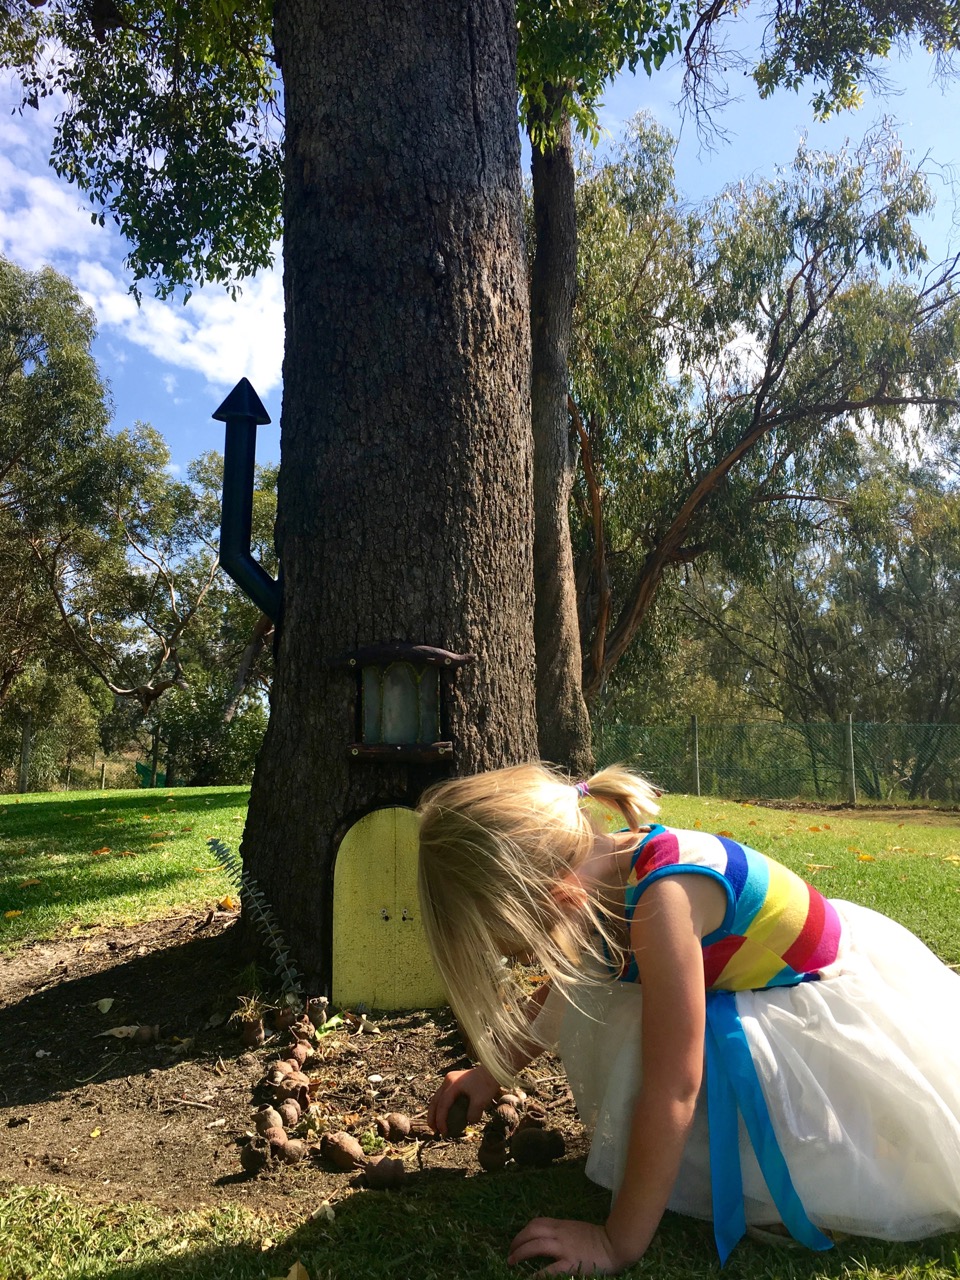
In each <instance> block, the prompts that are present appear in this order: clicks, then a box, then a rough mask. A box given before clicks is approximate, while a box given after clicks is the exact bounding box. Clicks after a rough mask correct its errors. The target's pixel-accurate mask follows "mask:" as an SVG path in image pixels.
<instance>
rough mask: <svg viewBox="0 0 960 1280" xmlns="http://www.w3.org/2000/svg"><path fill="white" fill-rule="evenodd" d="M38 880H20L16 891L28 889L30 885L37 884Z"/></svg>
mask: <svg viewBox="0 0 960 1280" xmlns="http://www.w3.org/2000/svg"><path fill="white" fill-rule="evenodd" d="M39 883H40V881H39V880H21V881H20V883H19V884H18V885H17V888H18V889H29V888H30V887H31V885H35V884H39Z"/></svg>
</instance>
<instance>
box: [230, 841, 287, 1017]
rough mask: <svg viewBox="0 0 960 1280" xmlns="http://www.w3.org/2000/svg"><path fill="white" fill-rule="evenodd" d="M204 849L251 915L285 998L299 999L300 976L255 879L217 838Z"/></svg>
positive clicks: (231, 851)
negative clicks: (220, 869) (230, 882)
mask: <svg viewBox="0 0 960 1280" xmlns="http://www.w3.org/2000/svg"><path fill="white" fill-rule="evenodd" d="M207 848H208V849H209V850H210V852H211V853H212V854H213V856H214V857H215V858H216V860H217V861H218V862H219V863H220V865H221V867H223V869H224V871H226V873H227V875H228V876H229V877H230V879H231V880H232V881H233V883H234V885H235V886H236V888H237V890H238V891H239V893H240V899H241V901H242V902H243V905H244V906H245V907H246V908H247V910H248V911H249V912H250V914H251V915H252V916H253V919H254V923H255V924H256V926H257V929H258V930H259V931H260V934H261V936H262V937H263V939H264V941H265V942H266V944H267V946H268V947H269V948H270V953H271V955H272V956H273V961H274V968H275V970H276V974H277V977H278V978H279V979H280V983H281V989H282V991H283V993H284V995H285V996H288V997H295V998H296V999H297V1000H298V1001H302V999H303V974H302V973H301V972H300V970H299V969H297V967H296V966H295V965H294V964H293V962H292V961H291V959H290V949H289V948H288V946H287V944H286V941H285V940H284V937H283V934H282V933H281V932H280V926H279V925H278V924H277V920H276V917H275V916H274V914H273V910H272V909H271V907H270V904H269V903H268V902H267V900H266V898H265V897H264V895H263V891H262V890H261V889H260V887H259V885H258V884H257V882H256V880H254V878H253V877H252V876H250V875H248V874H247V872H246V871H245V870H244V868H243V863H242V862H241V861H240V859H239V858H238V857H237V855H236V854H235V853H234V852H233V850H232V849H230V848H229V846H227V845H225V844H223V843H222V841H220V840H217V839H210V840H208V841H207Z"/></svg>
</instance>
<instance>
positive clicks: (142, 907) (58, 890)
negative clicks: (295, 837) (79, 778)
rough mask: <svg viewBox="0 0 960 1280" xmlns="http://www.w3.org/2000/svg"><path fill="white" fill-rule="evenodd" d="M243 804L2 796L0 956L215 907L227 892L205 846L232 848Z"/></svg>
mask: <svg viewBox="0 0 960 1280" xmlns="http://www.w3.org/2000/svg"><path fill="white" fill-rule="evenodd" d="M248 799H249V789H248V788H246V787H193V788H187V787H184V788H182V789H181V788H177V789H176V790H172V791H163V790H145V791H82V792H56V793H53V794H46V795H25V796H4V797H0V949H5V948H8V947H10V946H12V945H14V944H16V943H18V942H22V941H25V940H27V939H38V938H50V937H54V936H56V935H57V934H63V933H69V932H70V931H71V930H74V931H77V932H79V931H82V930H84V929H90V928H96V927H100V926H104V925H117V924H137V923H142V922H143V921H145V920H150V919H156V918H157V917H160V916H164V915H169V914H172V913H173V912H176V911H180V910H202V909H203V908H204V907H206V906H209V905H212V904H213V903H214V902H216V901H217V900H218V899H219V898H222V897H223V896H224V895H225V894H226V893H228V892H229V891H231V890H233V886H232V885H231V884H230V882H229V881H228V879H227V877H226V876H225V874H224V872H223V869H222V868H221V867H220V865H219V863H218V862H217V860H216V859H215V858H214V857H213V856H212V855H211V854H210V851H209V850H208V849H207V847H206V840H207V839H208V838H209V837H210V836H218V837H219V838H220V839H221V840H223V841H224V843H226V844H228V845H230V847H231V848H233V849H236V848H237V847H238V846H239V843H240V836H241V833H242V831H243V821H244V818H245V816H246V812H247V801H248ZM233 891H234V892H235V890H233Z"/></svg>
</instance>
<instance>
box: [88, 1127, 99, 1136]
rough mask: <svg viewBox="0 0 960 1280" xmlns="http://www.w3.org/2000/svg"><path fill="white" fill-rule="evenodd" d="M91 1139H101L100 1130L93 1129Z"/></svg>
mask: <svg viewBox="0 0 960 1280" xmlns="http://www.w3.org/2000/svg"><path fill="white" fill-rule="evenodd" d="M90 1137H91V1138H99V1137H100V1130H99V1129H91V1130H90Z"/></svg>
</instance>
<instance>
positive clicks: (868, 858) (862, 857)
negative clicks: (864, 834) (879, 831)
mask: <svg viewBox="0 0 960 1280" xmlns="http://www.w3.org/2000/svg"><path fill="white" fill-rule="evenodd" d="M857 861H858V862H876V858H875V857H874V856H873V854H872V853H858V854H857Z"/></svg>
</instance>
